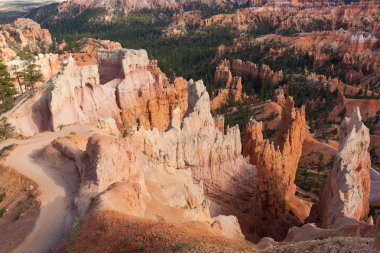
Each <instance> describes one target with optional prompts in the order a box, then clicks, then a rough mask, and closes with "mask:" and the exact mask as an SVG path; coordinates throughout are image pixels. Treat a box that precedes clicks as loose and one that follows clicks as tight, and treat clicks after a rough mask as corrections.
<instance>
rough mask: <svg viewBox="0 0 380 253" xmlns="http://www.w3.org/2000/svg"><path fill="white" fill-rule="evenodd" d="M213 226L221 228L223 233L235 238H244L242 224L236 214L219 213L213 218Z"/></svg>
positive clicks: (217, 228)
mask: <svg viewBox="0 0 380 253" xmlns="http://www.w3.org/2000/svg"><path fill="white" fill-rule="evenodd" d="M211 226H212V228H214V229H216V230H219V231H221V232H222V234H223V235H224V236H225V237H227V238H229V239H233V240H244V235H243V234H242V232H241V230H240V225H239V222H238V220H237V219H236V217H235V216H225V215H219V216H217V217H215V218H213V219H212V224H211Z"/></svg>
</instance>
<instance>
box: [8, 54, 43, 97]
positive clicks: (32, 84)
mask: <svg viewBox="0 0 380 253" xmlns="http://www.w3.org/2000/svg"><path fill="white" fill-rule="evenodd" d="M19 56H20V59H21V60H22V65H21V66H14V69H13V71H14V75H15V79H16V81H17V83H18V85H19V88H20V92H21V93H22V94H23V93H25V92H29V93H34V92H36V83H38V82H42V81H43V74H42V73H41V70H40V68H39V66H38V65H37V64H36V60H35V57H34V55H33V54H32V53H31V52H30V51H29V50H27V49H25V50H22V51H21V52H20V54H19Z"/></svg>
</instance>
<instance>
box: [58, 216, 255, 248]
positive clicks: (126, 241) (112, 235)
mask: <svg viewBox="0 0 380 253" xmlns="http://www.w3.org/2000/svg"><path fill="white" fill-rule="evenodd" d="M67 251H69V252H81V253H86V252H92V253H103V252H109V253H112V252H115V253H116V252H118V253H119V252H210V253H211V252H255V248H254V246H253V245H252V244H250V243H249V242H244V241H231V240H228V239H225V238H223V237H221V236H220V235H219V234H217V233H216V232H213V231H212V230H211V228H210V227H209V226H208V227H206V226H205V224H202V223H200V222H189V223H183V224H181V225H178V224H170V223H164V222H157V221H150V220H144V219H139V218H136V217H132V216H127V215H123V214H120V213H118V212H114V211H103V212H101V213H98V214H94V215H93V216H90V217H88V218H87V219H85V220H84V221H83V222H82V223H81V224H79V225H77V226H75V227H74V228H73V230H72V232H71V236H70V240H69V241H68V242H67V243H66V246H65V248H64V249H62V250H61V252H62V253H63V252H67Z"/></svg>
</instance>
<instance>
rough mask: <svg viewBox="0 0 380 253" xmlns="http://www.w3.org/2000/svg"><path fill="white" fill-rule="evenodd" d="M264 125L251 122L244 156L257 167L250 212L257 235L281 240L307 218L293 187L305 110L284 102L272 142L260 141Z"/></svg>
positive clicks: (294, 186) (303, 132) (303, 206)
mask: <svg viewBox="0 0 380 253" xmlns="http://www.w3.org/2000/svg"><path fill="white" fill-rule="evenodd" d="M262 130H263V124H262V122H256V121H255V120H251V121H250V123H249V125H248V127H247V134H246V142H245V144H244V147H243V155H245V156H250V162H251V164H253V165H255V166H256V167H257V171H258V177H257V188H256V192H255V196H254V198H253V201H254V206H253V208H252V209H251V210H250V213H251V215H252V219H253V220H254V223H255V229H256V233H257V234H258V235H260V236H261V237H263V236H271V237H274V238H275V239H277V240H278V239H283V238H284V237H285V236H286V233H287V230H288V229H289V228H290V227H292V226H294V225H301V224H303V221H304V220H305V219H306V218H307V217H308V215H309V210H310V203H307V202H306V201H303V200H301V199H299V198H298V197H296V196H295V193H296V185H295V184H294V180H295V175H296V171H297V166H298V162H299V159H300V156H301V152H302V143H303V140H304V135H305V130H306V120H305V108H301V109H297V108H295V107H294V102H293V99H292V98H291V97H289V98H288V99H287V100H286V103H285V106H284V110H283V114H282V119H281V122H280V124H279V129H278V132H277V133H276V136H275V138H274V142H271V141H269V140H266V139H264V138H263V133H262Z"/></svg>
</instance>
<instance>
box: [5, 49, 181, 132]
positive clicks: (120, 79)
mask: <svg viewBox="0 0 380 253" xmlns="http://www.w3.org/2000/svg"><path fill="white" fill-rule="evenodd" d="M97 59H98V62H99V65H85V66H77V64H76V63H75V61H74V60H73V59H72V58H69V59H68V64H67V66H66V67H65V69H64V70H63V71H62V73H60V74H58V75H57V76H55V77H54V78H53V80H51V82H50V83H48V84H47V86H46V87H45V89H44V90H42V91H40V92H38V93H37V94H36V95H35V96H34V97H33V99H31V100H29V101H27V102H26V103H25V104H22V105H21V106H20V107H19V108H16V109H15V111H14V112H12V113H11V115H10V116H9V122H11V123H12V124H13V125H15V127H16V129H17V131H18V132H20V133H22V134H24V135H26V136H30V135H33V134H35V133H38V132H41V131H46V130H57V129H59V128H60V127H62V126H65V125H70V124H75V123H90V124H97V123H98V121H99V120H104V119H107V118H113V119H114V120H115V121H116V123H117V125H118V126H119V128H120V129H126V128H128V126H129V125H131V124H138V125H139V126H141V127H147V128H154V127H156V128H158V129H159V130H161V131H164V130H166V129H167V128H168V126H169V124H170V118H171V113H172V111H173V110H174V109H175V108H176V107H177V106H178V107H179V108H181V111H182V112H181V118H182V117H183V115H184V113H185V112H186V110H187V84H186V81H185V80H184V79H182V78H177V79H176V80H175V81H174V84H170V83H169V81H168V79H167V77H166V76H165V74H163V73H162V72H161V71H160V69H159V68H158V67H157V63H156V62H155V61H149V59H148V56H147V53H146V51H145V50H140V51H136V50H125V49H118V50H114V51H101V52H99V53H98V57H97Z"/></svg>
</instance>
